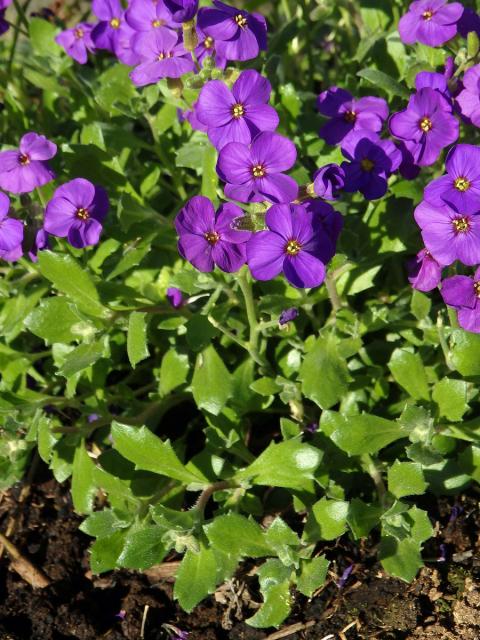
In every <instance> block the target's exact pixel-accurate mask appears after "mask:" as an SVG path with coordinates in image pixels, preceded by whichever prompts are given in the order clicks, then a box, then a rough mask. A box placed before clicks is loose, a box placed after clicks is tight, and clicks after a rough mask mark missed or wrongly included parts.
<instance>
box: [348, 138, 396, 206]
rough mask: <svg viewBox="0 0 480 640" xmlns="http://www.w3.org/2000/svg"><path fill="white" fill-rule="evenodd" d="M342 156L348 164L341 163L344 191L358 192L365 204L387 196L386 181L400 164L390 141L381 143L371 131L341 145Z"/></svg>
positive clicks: (349, 139) (394, 147)
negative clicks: (367, 201) (365, 200)
mask: <svg viewBox="0 0 480 640" xmlns="http://www.w3.org/2000/svg"><path fill="white" fill-rule="evenodd" d="M342 153H343V155H344V156H345V158H347V160H348V162H343V163H342V169H343V170H344V172H345V186H344V189H345V191H346V192H348V193H353V192H354V191H360V193H362V194H363V195H364V196H365V198H366V199H367V200H376V199H378V198H381V197H382V196H384V195H385V194H386V192H387V189H388V178H389V177H390V175H391V174H392V173H393V172H394V171H396V170H397V169H398V167H399V166H400V163H401V162H402V154H401V153H400V151H399V150H398V149H397V147H396V146H395V145H394V144H393V142H392V141H391V140H381V139H380V138H379V137H378V135H377V134H376V133H373V132H370V131H356V132H355V133H352V134H350V135H349V136H348V138H347V139H346V140H344V141H343V144H342Z"/></svg>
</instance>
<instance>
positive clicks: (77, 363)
mask: <svg viewBox="0 0 480 640" xmlns="http://www.w3.org/2000/svg"><path fill="white" fill-rule="evenodd" d="M107 340H108V337H107V336H105V339H104V340H98V341H97V342H92V343H90V344H81V345H79V346H78V347H75V349H74V350H73V351H71V352H70V353H69V354H68V355H67V357H66V358H65V361H64V363H63V364H62V366H61V367H60V369H59V370H58V373H59V374H60V375H62V376H65V378H70V377H71V376H73V375H75V374H76V373H78V372H80V371H83V370H84V369H86V368H87V367H90V366H92V365H93V364H95V363H96V362H97V361H98V360H100V358H103V357H105V356H106V355H107V354H108V345H107V344H106V341H107Z"/></svg>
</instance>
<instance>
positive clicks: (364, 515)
mask: <svg viewBox="0 0 480 640" xmlns="http://www.w3.org/2000/svg"><path fill="white" fill-rule="evenodd" d="M381 514H382V508H381V507H379V506H376V505H373V504H367V503H366V502H363V500H360V498H354V499H353V500H352V501H351V502H350V508H349V510H348V516H347V522H348V526H349V527H350V529H351V530H352V533H353V535H354V537H355V540H359V539H360V538H366V537H367V536H368V534H369V533H370V531H371V530H372V529H373V528H374V527H375V526H376V525H377V524H379V522H380V516H381Z"/></svg>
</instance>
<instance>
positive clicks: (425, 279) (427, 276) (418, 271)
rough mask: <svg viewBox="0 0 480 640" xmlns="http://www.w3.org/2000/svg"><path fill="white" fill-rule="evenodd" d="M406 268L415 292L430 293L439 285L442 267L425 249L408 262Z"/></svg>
mask: <svg viewBox="0 0 480 640" xmlns="http://www.w3.org/2000/svg"><path fill="white" fill-rule="evenodd" d="M407 266H408V272H409V275H408V279H409V281H410V284H411V285H412V287H413V288H414V289H417V291H425V292H427V291H432V290H433V289H436V288H437V287H438V285H439V284H440V281H441V279H442V267H441V265H439V264H438V262H437V261H436V260H435V258H433V257H432V255H431V254H430V253H429V251H427V249H422V250H421V251H420V252H419V253H418V254H417V255H416V256H415V258H412V259H411V260H409V262H408V265H407Z"/></svg>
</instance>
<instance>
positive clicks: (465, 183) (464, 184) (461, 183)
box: [453, 178, 470, 191]
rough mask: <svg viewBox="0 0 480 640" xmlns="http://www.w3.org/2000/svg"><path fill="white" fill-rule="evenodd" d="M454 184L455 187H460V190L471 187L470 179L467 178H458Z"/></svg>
mask: <svg viewBox="0 0 480 640" xmlns="http://www.w3.org/2000/svg"><path fill="white" fill-rule="evenodd" d="M453 186H454V187H455V189H458V191H468V190H469V189H470V181H469V180H467V179H466V178H457V179H456V180H455V182H454V183H453Z"/></svg>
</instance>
